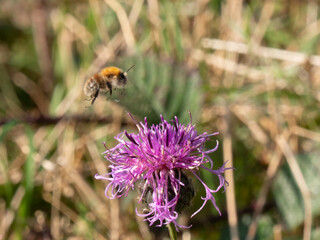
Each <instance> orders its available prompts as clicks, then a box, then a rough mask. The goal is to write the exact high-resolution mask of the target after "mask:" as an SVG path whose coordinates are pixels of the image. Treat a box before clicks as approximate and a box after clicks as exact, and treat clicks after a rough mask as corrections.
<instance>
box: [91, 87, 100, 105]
mask: <svg viewBox="0 0 320 240" xmlns="http://www.w3.org/2000/svg"><path fill="white" fill-rule="evenodd" d="M99 90H100V89H99V88H98V89H97V91H96V93H95V94H94V96H93V98H92V102H91V105H93V104H94V102H95V101H96V99H97V97H98V95H99Z"/></svg>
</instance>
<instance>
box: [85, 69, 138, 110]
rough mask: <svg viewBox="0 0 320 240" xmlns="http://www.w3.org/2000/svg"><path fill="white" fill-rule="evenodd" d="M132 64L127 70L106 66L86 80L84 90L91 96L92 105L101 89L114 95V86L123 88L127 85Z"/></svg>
mask: <svg viewBox="0 0 320 240" xmlns="http://www.w3.org/2000/svg"><path fill="white" fill-rule="evenodd" d="M133 67H134V65H133V66H131V67H130V68H129V69H128V70H127V71H126V72H124V71H122V70H121V69H120V68H117V67H106V68H104V69H102V70H101V71H100V72H98V73H96V74H94V75H93V76H91V77H90V78H89V79H87V80H86V82H85V84H84V87H83V91H84V94H85V95H86V96H88V97H89V101H91V105H92V104H93V103H94V102H95V100H96V99H97V97H98V95H99V91H100V90H101V91H110V96H111V95H112V88H123V87H125V85H126V83H127V80H128V74H127V73H128V72H129V70H130V69H131V68H133Z"/></svg>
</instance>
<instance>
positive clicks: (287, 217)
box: [272, 153, 320, 229]
mask: <svg viewBox="0 0 320 240" xmlns="http://www.w3.org/2000/svg"><path fill="white" fill-rule="evenodd" d="M318 156H319V153H310V154H305V155H299V156H297V161H298V164H299V166H300V169H301V171H302V174H303V176H304V178H305V180H306V183H307V185H308V188H309V191H310V192H311V200H312V215H318V214H319V213H320V191H319V189H320V168H319V157H318ZM272 190H273V195H274V197H275V201H276V204H277V207H278V208H279V210H280V213H281V215H282V216H283V219H284V221H285V223H286V224H287V226H288V227H289V229H292V228H294V227H297V226H299V225H300V224H302V223H303V221H304V201H303V198H302V195H301V193H300V191H299V188H298V186H297V184H296V180H295V179H294V177H293V175H292V173H291V171H290V168H289V166H288V164H284V165H283V166H282V168H281V169H280V171H279V173H278V175H277V177H276V178H275V180H274V183H273V189H272Z"/></svg>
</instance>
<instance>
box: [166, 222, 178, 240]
mask: <svg viewBox="0 0 320 240" xmlns="http://www.w3.org/2000/svg"><path fill="white" fill-rule="evenodd" d="M167 227H168V230H169V236H170V239H171V240H177V239H178V238H177V232H176V228H175V226H174V225H173V223H172V222H171V223H169V224H168V225H167Z"/></svg>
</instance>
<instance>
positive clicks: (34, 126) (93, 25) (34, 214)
mask: <svg viewBox="0 0 320 240" xmlns="http://www.w3.org/2000/svg"><path fill="white" fill-rule="evenodd" d="M0 3H1V4H0V6H1V8H0V239H28V240H31V239H70V240H71V239H72V240H75V239H112V240H115V239H166V238H167V239H168V233H167V229H166V228H165V227H164V228H149V227H148V226H147V224H146V222H144V221H143V219H141V218H140V217H137V216H136V215H135V207H136V198H137V195H136V193H134V192H132V193H131V194H130V195H129V196H128V197H127V198H122V199H117V200H108V199H106V198H105V196H104V188H105V186H106V182H103V181H97V180H95V179H94V175H95V174H96V173H100V174H103V173H105V172H106V167H107V164H108V163H107V161H106V160H105V159H104V158H103V156H102V154H101V153H102V152H103V151H104V146H103V142H106V145H107V146H108V147H112V146H114V145H115V144H116V142H115V140H114V139H113V137H114V136H115V135H117V134H118V133H119V132H121V131H123V130H127V131H128V132H133V131H136V128H135V124H134V122H133V121H132V120H131V118H130V117H128V115H127V112H130V113H132V114H133V115H134V116H135V118H136V119H137V120H139V121H140V120H142V119H143V118H144V117H145V116H147V117H148V121H149V122H150V123H158V122H159V121H160V118H159V115H160V114H162V115H164V117H165V118H166V119H167V120H170V118H172V117H174V116H178V118H179V119H180V122H182V123H185V124H187V123H189V122H190V118H189V114H188V111H191V113H192V118H193V123H194V124H196V128H197V130H198V131H199V132H204V131H206V132H209V133H212V132H216V131H219V132H220V135H218V136H217V139H218V140H219V142H220V146H219V149H218V151H217V152H215V153H213V154H212V156H211V157H212V159H213V160H214V163H215V166H214V167H215V168H218V167H220V166H221V165H222V164H223V162H224V161H227V160H228V161H229V162H228V163H227V166H232V165H233V166H234V167H235V168H236V170H234V171H227V172H226V179H227V181H228V182H229V187H228V189H227V191H226V192H225V193H223V192H222V191H221V192H219V193H217V194H215V197H216V200H217V205H218V206H219V207H220V210H221V212H222V216H221V217H220V216H219V214H218V213H217V211H216V210H215V209H214V207H213V206H212V204H211V203H208V204H207V205H206V207H205V209H203V211H201V212H200V213H199V214H197V215H196V216H195V217H194V218H192V219H190V215H191V214H192V213H193V212H194V211H195V210H196V209H198V208H199V207H200V206H201V204H202V200H201V199H200V197H201V196H204V194H205V193H204V191H203V190H204V189H203V188H201V185H198V183H197V181H194V184H195V189H196V191H197V193H196V196H195V198H194V200H193V204H192V206H190V208H189V209H187V210H186V211H185V213H184V214H183V215H182V216H181V217H180V223H182V224H187V225H189V224H192V225H193V226H192V228H190V229H187V230H184V231H181V232H179V238H180V239H184V240H187V239H233V240H237V239H288V240H289V239H320V217H319V214H320V164H319V152H320V151H319V142H320V132H319V123H320V111H319V106H320V91H319V89H320V56H319V55H320V44H319V43H320V41H319V39H320V17H319V15H320V9H319V2H318V1H317V0H309V1H300V0H290V1H284V0H280V1H272V0H270V1H259V0H247V1H241V0H236V1H232V0H225V1H222V0H196V1H191V0H175V1H164V0H159V1H158V0H146V1H144V0H126V1H125V0H121V1H115V0H88V1H85V0H81V1H73V0H64V1H62V0H60V1H52V0H51V1H47V0H33V1H31V0H29V1H25V0H24V1H23V0H16V1H9V0H2V1H1V2H0ZM133 64H134V65H135V67H134V68H133V69H132V70H130V72H129V73H128V75H129V78H128V84H127V87H126V89H125V90H124V91H122V90H115V91H114V93H113V95H112V97H111V98H110V99H108V100H107V96H106V95H104V94H103V93H102V94H100V96H99V97H98V99H97V101H96V102H95V104H94V105H93V106H90V102H89V101H86V100H85V99H86V96H84V94H83V84H84V82H85V80H86V79H87V78H88V77H90V76H91V75H93V74H94V73H96V72H98V71H99V70H101V69H102V68H103V67H105V66H110V65H115V66H118V67H120V68H121V69H124V70H126V69H128V68H129V67H130V66H132V65H133ZM213 140H214V141H212V146H214V144H215V139H213ZM212 146H211V145H210V143H209V144H208V147H212ZM201 174H202V177H203V178H204V179H205V181H206V182H207V183H208V184H209V186H216V184H217V179H216V178H215V177H214V176H212V175H210V174H205V173H201Z"/></svg>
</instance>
